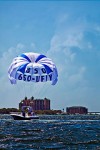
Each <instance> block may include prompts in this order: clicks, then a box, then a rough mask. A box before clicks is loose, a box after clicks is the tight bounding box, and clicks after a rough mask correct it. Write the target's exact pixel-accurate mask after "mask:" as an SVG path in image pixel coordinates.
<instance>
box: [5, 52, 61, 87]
mask: <svg viewBox="0 0 100 150" xmlns="http://www.w3.org/2000/svg"><path fill="white" fill-rule="evenodd" d="M8 77H9V80H10V81H11V84H16V83H17V80H23V81H26V82H47V81H51V82H52V85H55V84H56V83H57V80H58V72H57V68H56V65H55V64H54V63H53V62H52V60H51V59H50V58H47V57H46V56H45V55H42V54H38V53H33V52H29V53H23V54H21V55H19V56H17V57H15V58H14V59H13V61H12V63H11V65H10V66H9V69H8Z"/></svg>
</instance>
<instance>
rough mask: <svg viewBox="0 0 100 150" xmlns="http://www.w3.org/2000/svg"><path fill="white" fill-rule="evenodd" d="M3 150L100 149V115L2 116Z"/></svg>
mask: <svg viewBox="0 0 100 150" xmlns="http://www.w3.org/2000/svg"><path fill="white" fill-rule="evenodd" d="M0 150H100V116H99V115H95V116H93V115H91V116H87V115H84V116H82V115H80V116H79V115H75V116H67V115H55V116H54V115H53V116H52V115H51V116H48V115H47V116H46V115H44V116H40V119H39V120H31V121H16V120H13V119H12V118H11V116H9V115H0Z"/></svg>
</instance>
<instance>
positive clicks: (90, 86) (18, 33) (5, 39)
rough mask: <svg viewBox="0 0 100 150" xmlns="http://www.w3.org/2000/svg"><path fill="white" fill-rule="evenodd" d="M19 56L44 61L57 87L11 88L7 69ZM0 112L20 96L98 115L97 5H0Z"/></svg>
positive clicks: (99, 27)
mask: <svg viewBox="0 0 100 150" xmlns="http://www.w3.org/2000/svg"><path fill="white" fill-rule="evenodd" d="M23 52H37V53H42V54H45V55H47V56H48V57H50V58H51V59H52V60H53V61H54V62H55V64H56V66H57V68H58V73H59V78H58V83H57V84H56V85H55V86H52V85H51V84H50V83H45V84H34V83H30V84H27V83H19V82H18V84H17V85H11V84H10V82H9V79H8V74H7V71H8V67H9V65H10V63H11V61H12V59H13V58H14V57H16V56H17V55H18V54H21V53H23ZM0 62H1V63H0V68H1V69H0V108H2V107H18V103H19V102H20V100H21V99H23V98H24V97H25V96H27V97H31V96H34V97H35V98H44V97H47V98H49V99H50V100H51V109H61V110H62V109H63V108H64V109H66V107H69V106H85V107H87V108H88V109H89V111H100V2H99V1H0Z"/></svg>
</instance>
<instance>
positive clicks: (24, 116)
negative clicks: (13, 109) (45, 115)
mask: <svg viewBox="0 0 100 150" xmlns="http://www.w3.org/2000/svg"><path fill="white" fill-rule="evenodd" d="M21 111H22V112H21V113H10V115H11V116H12V117H13V119H14V120H31V119H39V116H38V115H35V114H34V112H33V109H32V107H31V106H22V108H21Z"/></svg>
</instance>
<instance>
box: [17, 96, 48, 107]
mask: <svg viewBox="0 0 100 150" xmlns="http://www.w3.org/2000/svg"><path fill="white" fill-rule="evenodd" d="M22 106H31V107H32V108H33V110H50V100H49V99H47V98H44V99H34V97H31V98H30V99H27V97H25V99H23V100H22V101H21V102H20V103H19V109H21V107H22Z"/></svg>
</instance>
